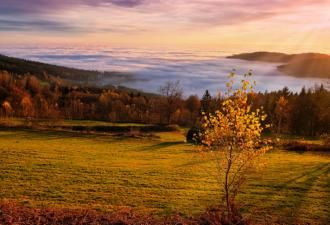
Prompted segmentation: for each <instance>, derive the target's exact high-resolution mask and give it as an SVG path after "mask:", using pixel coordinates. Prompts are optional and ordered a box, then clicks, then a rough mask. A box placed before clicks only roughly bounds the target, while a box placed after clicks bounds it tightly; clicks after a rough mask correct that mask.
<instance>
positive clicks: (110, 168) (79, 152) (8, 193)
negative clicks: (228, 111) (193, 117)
mask: <svg viewBox="0 0 330 225" xmlns="http://www.w3.org/2000/svg"><path fill="white" fill-rule="evenodd" d="M157 135H159V136H161V139H150V138H129V137H123V136H115V135H101V134H83V133H74V132H65V131H40V130H32V129H29V130H24V129H19V130H18V129H14V128H0V155H1V157H0V171H1V173H0V187H1V188H0V199H1V200H9V199H14V200H16V201H17V202H19V203H21V204H24V205H27V206H53V207H58V208H87V207H89V208H93V209H96V210H101V211H112V210H114V209H116V208H117V207H118V206H130V207H132V208H133V209H134V210H136V211H140V212H151V211H153V212H155V213H156V214H157V215H158V216H163V215H165V214H168V213H174V212H175V211H176V210H179V212H180V214H181V215H185V216H187V215H196V214H198V213H200V212H202V211H204V210H205V209H206V208H207V207H208V206H211V205H218V204H219V203H220V202H221V197H222V196H221V193H220V192H219V186H218V185H217V183H216V182H215V181H214V180H213V179H211V178H210V177H209V176H208V175H206V173H205V172H204V171H203V169H202V168H201V167H200V166H199V163H198V160H197V158H196V155H195V153H194V152H192V151H191V150H192V144H191V143H184V142H183V141H184V139H185V137H184V136H183V135H182V133H179V132H171V133H158V134H157ZM265 159H266V161H267V162H268V164H269V166H268V168H266V169H264V170H263V172H262V173H258V174H254V175H252V176H250V177H249V178H250V179H248V183H247V185H246V186H245V188H244V189H243V192H242V193H241V194H240V195H239V196H238V197H237V201H238V202H240V203H242V204H243V208H242V211H243V212H244V213H249V212H251V211H253V210H254V209H257V208H260V209H261V211H260V212H259V213H258V214H256V215H255V216H254V219H255V220H260V221H268V222H269V221H273V222H276V221H277V222H285V223H290V222H292V221H294V218H301V219H302V220H304V221H307V222H317V223H321V224H322V222H323V223H324V221H327V219H328V218H330V210H329V208H330V186H329V184H330V157H329V156H326V155H317V154H310V153H305V152H293V151H292V152H289V151H283V150H272V151H269V152H268V153H267V154H266V155H265Z"/></svg>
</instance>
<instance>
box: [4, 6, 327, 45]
mask: <svg viewBox="0 0 330 225" xmlns="http://www.w3.org/2000/svg"><path fill="white" fill-rule="evenodd" d="M0 3H1V7H0V31H1V33H2V35H1V37H0V40H1V42H2V43H32V44H35V43H45V44H47V43H75V44H76V43H80V44H82V43H86V44H93V43H102V44H114V43H116V44H164V45H167V44H189V45H201V44H204V45H206V44H208V45H221V44H237V43H246V44H256V43H261V44H265V43H266V44H291V45H293V44H304V43H307V44H309V45H313V44H318V45H325V44H326V40H329V39H330V34H329V32H325V31H326V30H329V28H330V24H329V21H330V20H329V19H330V18H329V11H330V2H329V1H328V0H318V1H315V0H300V1H296V0H258V1H255V0H222V1H219V0H181V1H179V0H167V1H160V0H70V1H67V0H10V1H7V0H0Z"/></svg>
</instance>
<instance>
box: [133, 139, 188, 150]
mask: <svg viewBox="0 0 330 225" xmlns="http://www.w3.org/2000/svg"><path fill="white" fill-rule="evenodd" d="M182 144H183V142H182V141H172V142H162V143H159V144H157V145H151V146H146V147H142V148H140V149H139V151H157V150H159V149H162V148H167V147H172V146H176V145H182Z"/></svg>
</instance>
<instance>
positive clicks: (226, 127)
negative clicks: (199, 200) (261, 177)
mask: <svg viewBox="0 0 330 225" xmlns="http://www.w3.org/2000/svg"><path fill="white" fill-rule="evenodd" d="M234 76H235V74H234V73H231V74H230V76H228V83H227V84H226V86H227V87H228V91H227V92H226V93H225V96H224V97H223V96H222V94H221V93H219V97H220V98H222V99H223V103H222V108H221V110H218V111H216V112H215V114H214V115H212V114H210V115H209V117H207V116H206V115H205V113H204V115H205V117H204V120H205V122H204V124H203V131H202V132H201V133H199V138H200V140H198V141H199V143H200V144H199V145H198V146H197V152H198V153H199V156H200V158H201V160H202V163H201V165H202V167H203V168H204V170H205V171H206V172H207V173H208V174H209V175H210V176H212V177H213V178H215V179H216V181H217V182H218V183H219V184H220V186H221V189H222V190H223V193H224V199H225V200H226V208H227V212H228V218H230V217H231V209H230V202H231V201H234V198H235V196H236V195H237V193H238V192H239V190H240V188H241V186H242V184H243V183H244V182H245V180H246V175H247V173H249V172H252V171H260V170H261V169H262V168H263V167H264V166H266V164H265V162H263V161H262V160H261V158H260V156H262V155H263V154H264V153H265V152H266V151H267V150H269V149H270V148H271V147H269V146H268V144H269V142H271V141H270V140H269V139H262V138H261V132H262V130H263V126H262V124H261V121H263V120H265V118H266V116H267V115H265V114H264V112H263V111H262V109H261V110H260V109H257V110H256V111H255V112H250V109H251V105H247V100H248V94H249V93H252V92H253V85H250V82H249V81H248V78H249V77H251V76H252V74H251V73H249V74H248V75H246V74H245V75H244V80H242V81H241V83H242V87H241V88H240V89H236V90H235V91H233V83H234V82H233V80H232V78H233V77H234ZM255 85H256V82H254V86H255ZM195 140H196V139H195ZM196 141H197V140H196Z"/></svg>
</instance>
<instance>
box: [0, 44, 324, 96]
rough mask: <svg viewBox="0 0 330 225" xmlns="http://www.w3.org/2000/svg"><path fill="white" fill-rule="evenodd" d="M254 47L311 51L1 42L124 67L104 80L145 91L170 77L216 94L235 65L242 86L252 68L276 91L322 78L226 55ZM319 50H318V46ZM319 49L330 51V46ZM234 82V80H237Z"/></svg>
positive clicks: (50, 57)
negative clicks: (124, 74) (118, 74)
mask: <svg viewBox="0 0 330 225" xmlns="http://www.w3.org/2000/svg"><path fill="white" fill-rule="evenodd" d="M254 51H277V52H286V53H301V52H311V51H313V49H308V48H299V47H295V48H293V47H292V48H290V49H288V47H283V48H282V49H280V48H278V47H276V48H274V47H269V46H268V47H267V46H265V47H262V48H261V47H260V46H258V47H253V46H252V47H239V46H226V47H221V48H220V47H218V48H206V47H203V48H202V47H194V48H192V47H185V48H179V47H143V46H139V47H136V46H93V45H74V46H72V45H61V46H55V45H52V46H8V45H7V46H1V45H0V54H3V55H7V56H12V57H19V58H23V59H29V60H34V61H40V62H45V63H50V64H55V65H61V66H68V67H74V68H80V69H86V70H99V71H122V72H127V73H129V74H132V75H133V78H134V79H129V80H125V79H119V80H111V81H110V80H108V81H106V80H103V81H102V82H103V83H104V84H106V83H110V82H111V83H112V84H113V85H123V86H127V87H131V88H135V89H138V90H141V91H144V92H153V93H156V92H157V90H158V88H159V86H160V85H163V84H164V83H165V82H166V81H176V80H179V81H180V84H181V86H182V87H183V88H184V90H185V91H184V95H185V96H189V95H191V94H198V96H199V97H200V98H201V97H202V96H203V93H204V92H205V90H209V92H210V93H211V94H212V95H216V94H217V91H220V92H225V91H226V83H227V81H226V79H227V76H228V75H229V74H230V73H231V72H232V70H233V69H236V72H235V74H236V76H235V78H234V82H235V83H236V85H234V88H238V87H239V85H240V81H241V80H242V79H243V76H244V74H245V73H248V72H249V70H250V69H252V70H253V71H252V73H253V76H252V77H251V78H249V79H250V80H251V81H257V86H256V87H255V88H254V91H256V92H259V91H261V92H264V91H265V90H268V91H274V90H279V89H282V88H283V87H284V86H287V87H288V88H289V89H290V90H291V91H293V92H298V93H299V92H300V90H301V88H302V87H303V86H306V87H313V86H314V84H315V83H318V84H320V83H322V81H323V80H322V79H317V78H296V77H291V76H286V75H284V74H283V73H281V72H279V71H278V70H277V69H276V66H278V65H280V64H278V63H263V62H248V61H243V60H238V59H227V58H226V56H229V55H232V54H237V53H243V52H254ZM314 52H315V50H314ZM317 52H323V53H327V54H329V53H330V50H329V49H321V50H320V49H319V50H318V51H317ZM235 83H234V84H235Z"/></svg>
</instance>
